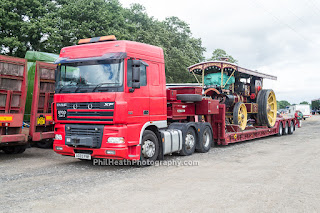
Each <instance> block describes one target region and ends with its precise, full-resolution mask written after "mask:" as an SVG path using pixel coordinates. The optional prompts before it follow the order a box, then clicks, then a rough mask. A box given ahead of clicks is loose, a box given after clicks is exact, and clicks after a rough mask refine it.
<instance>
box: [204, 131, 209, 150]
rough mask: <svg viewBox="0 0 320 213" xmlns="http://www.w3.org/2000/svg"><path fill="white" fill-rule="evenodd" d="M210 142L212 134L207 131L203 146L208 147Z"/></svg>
mask: <svg viewBox="0 0 320 213" xmlns="http://www.w3.org/2000/svg"><path fill="white" fill-rule="evenodd" d="M209 143H210V135H209V132H208V131H205V132H204V134H203V146H204V147H207V146H209Z"/></svg>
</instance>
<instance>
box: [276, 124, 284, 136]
mask: <svg viewBox="0 0 320 213" xmlns="http://www.w3.org/2000/svg"><path fill="white" fill-rule="evenodd" d="M282 134H283V127H282V123H281V122H279V132H278V134H277V136H282Z"/></svg>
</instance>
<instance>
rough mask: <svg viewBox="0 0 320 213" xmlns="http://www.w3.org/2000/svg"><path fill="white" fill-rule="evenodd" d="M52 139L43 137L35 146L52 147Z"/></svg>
mask: <svg viewBox="0 0 320 213" xmlns="http://www.w3.org/2000/svg"><path fill="white" fill-rule="evenodd" d="M52 145H53V140H52V139H44V140H41V141H38V142H37V147H39V148H42V149H47V148H52Z"/></svg>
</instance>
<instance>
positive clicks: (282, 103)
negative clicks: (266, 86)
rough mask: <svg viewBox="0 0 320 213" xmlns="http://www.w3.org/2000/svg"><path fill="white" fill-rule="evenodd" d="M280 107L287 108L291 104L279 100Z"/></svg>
mask: <svg viewBox="0 0 320 213" xmlns="http://www.w3.org/2000/svg"><path fill="white" fill-rule="evenodd" d="M277 105H278V109H285V108H286V106H290V105H291V104H290V103H289V102H288V101H284V100H282V101H277Z"/></svg>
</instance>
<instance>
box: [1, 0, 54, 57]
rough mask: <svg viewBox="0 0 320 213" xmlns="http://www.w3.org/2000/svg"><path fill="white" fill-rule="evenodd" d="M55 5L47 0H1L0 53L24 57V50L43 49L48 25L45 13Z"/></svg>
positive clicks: (49, 11) (49, 12)
mask: <svg viewBox="0 0 320 213" xmlns="http://www.w3.org/2000/svg"><path fill="white" fill-rule="evenodd" d="M55 9H56V8H55V7H54V3H53V2H52V1H50V0H28V1H26V0H1V1H0V45H1V46H0V48H1V53H2V54H7V55H12V56H18V57H24V54H25V52H26V51H27V50H37V51H39V50H42V49H44V46H45V42H44V41H45V37H46V33H47V31H50V30H52V29H49V27H48V25H47V23H48V21H49V19H48V16H49V14H51V13H52V12H53V11H54V10H55Z"/></svg>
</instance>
